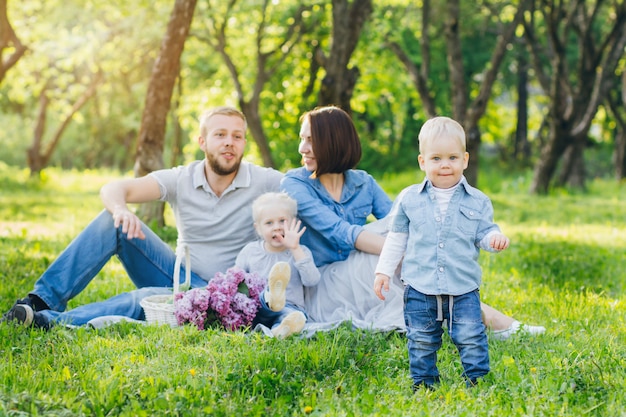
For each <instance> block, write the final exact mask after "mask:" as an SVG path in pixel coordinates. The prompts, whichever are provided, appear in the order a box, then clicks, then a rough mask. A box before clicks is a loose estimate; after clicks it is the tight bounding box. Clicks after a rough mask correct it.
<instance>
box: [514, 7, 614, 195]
mask: <svg viewBox="0 0 626 417" xmlns="http://www.w3.org/2000/svg"><path fill="white" fill-rule="evenodd" d="M524 28H525V34H526V39H527V41H528V48H529V51H530V54H531V57H532V62H533V69H534V72H535V74H536V77H537V80H538V81H539V85H540V86H541V88H542V89H543V91H544V94H545V95H546V96H547V97H548V98H549V105H548V115H547V125H548V127H549V134H548V138H547V141H546V144H545V145H544V146H543V148H542V149H541V155H540V158H539V160H538V162H537V164H536V165H535V171H534V178H533V183H532V185H531V192H533V193H540V194H545V193H546V192H547V191H548V189H549V186H550V182H551V180H552V178H553V176H554V174H555V172H556V170H557V163H558V162H559V160H561V159H563V161H562V170H561V175H560V179H559V184H558V185H564V184H566V183H569V184H570V185H572V186H575V187H578V188H584V185H585V162H584V159H583V152H584V149H585V147H586V145H587V142H588V138H589V129H590V128H591V124H592V122H593V120H594V117H595V115H596V113H597V111H598V106H599V105H600V104H601V103H602V101H603V100H605V98H606V96H607V93H608V91H609V89H610V88H611V86H612V85H611V82H612V80H613V79H614V74H615V69H616V66H617V64H618V62H619V60H620V58H622V57H623V55H624V47H625V46H626V2H623V1H621V2H619V1H614V2H605V1H602V0H598V1H593V2H588V1H583V0H572V1H569V2H561V1H551V0H542V1H539V2H538V7H537V9H536V10H534V11H533V13H531V14H529V17H528V18H527V19H525V20H524Z"/></svg>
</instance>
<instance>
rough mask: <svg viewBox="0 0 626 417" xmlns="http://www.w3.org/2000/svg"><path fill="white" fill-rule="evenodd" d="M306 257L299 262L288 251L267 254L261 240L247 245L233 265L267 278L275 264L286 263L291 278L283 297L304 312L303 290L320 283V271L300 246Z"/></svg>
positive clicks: (306, 251)
mask: <svg viewBox="0 0 626 417" xmlns="http://www.w3.org/2000/svg"><path fill="white" fill-rule="evenodd" d="M300 247H301V248H302V250H303V251H304V253H305V254H306V257H305V258H304V259H301V260H299V261H297V262H296V261H295V259H293V255H292V254H291V251H290V250H285V251H282V252H268V251H266V250H265V248H264V247H263V240H257V241H255V242H250V243H248V244H247V245H246V246H245V247H244V248H243V249H242V250H241V252H240V253H239V255H238V256H237V260H236V261H235V265H237V266H238V267H240V268H241V269H243V270H244V271H246V272H256V273H258V274H259V275H261V276H264V277H266V278H267V277H268V276H269V273H270V271H271V269H272V267H273V266H274V265H275V264H276V262H287V263H289V266H290V267H291V278H290V280H289V285H287V292H286V295H285V297H286V298H287V302H288V303H289V304H294V305H296V306H298V307H300V308H301V309H303V310H304V288H303V287H302V286H303V285H304V286H307V287H311V286H313V285H317V283H318V282H320V271H319V270H318V269H317V267H316V266H315V262H314V261H313V255H311V251H310V250H309V248H307V247H306V246H303V245H300Z"/></svg>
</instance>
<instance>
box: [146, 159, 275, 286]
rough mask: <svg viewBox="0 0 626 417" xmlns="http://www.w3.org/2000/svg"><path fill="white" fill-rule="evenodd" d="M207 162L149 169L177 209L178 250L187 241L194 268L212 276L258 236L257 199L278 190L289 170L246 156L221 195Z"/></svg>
mask: <svg viewBox="0 0 626 417" xmlns="http://www.w3.org/2000/svg"><path fill="white" fill-rule="evenodd" d="M205 163H206V161H205V160H202V161H194V162H192V163H191V164H189V165H185V166H179V167H175V168H171V169H163V170H159V171H154V172H151V173H150V174H149V175H151V176H152V177H153V178H155V179H156V180H157V182H158V183H159V188H160V190H161V198H160V200H161V201H166V202H168V203H169V204H170V206H171V207H172V211H173V212H174V217H175V219H176V227H177V229H178V240H177V242H176V253H177V255H178V256H181V255H182V254H183V248H184V246H185V245H187V246H188V247H189V253H190V255H191V269H192V270H193V271H194V272H195V273H196V274H198V275H199V276H200V277H202V278H203V279H205V280H206V281H209V280H210V279H211V278H213V276H214V275H215V273H216V272H225V271H226V270H227V269H228V268H230V267H232V266H234V265H235V258H236V257H237V254H238V253H239V251H240V250H241V249H242V248H243V247H244V246H245V245H246V244H247V243H248V242H251V241H253V240H255V239H256V238H257V235H256V233H255V231H254V225H253V220H252V202H253V201H254V200H255V199H256V198H257V197H258V196H260V195H261V194H263V193H266V192H272V191H278V189H279V185H280V180H281V178H282V176H283V174H282V173H280V172H279V171H276V170H274V169H271V168H264V167H259V166H257V165H253V164H250V163H248V162H245V161H242V163H241V166H240V167H239V171H238V172H237V175H236V177H235V179H234V180H233V182H232V184H231V185H230V186H229V187H228V188H227V189H226V190H225V191H224V192H223V193H222V195H221V197H218V196H217V195H215V193H214V192H213V190H212V189H211V187H210V186H209V183H208V182H207V180H206V176H205V175H204V166H205Z"/></svg>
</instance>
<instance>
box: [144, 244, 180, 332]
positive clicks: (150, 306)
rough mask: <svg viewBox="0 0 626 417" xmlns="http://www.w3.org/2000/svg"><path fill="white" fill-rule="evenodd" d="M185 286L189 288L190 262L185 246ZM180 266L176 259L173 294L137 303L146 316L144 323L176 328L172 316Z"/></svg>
mask: <svg viewBox="0 0 626 417" xmlns="http://www.w3.org/2000/svg"><path fill="white" fill-rule="evenodd" d="M184 250H185V285H184V288H189V284H190V283H191V261H190V257H189V248H188V247H186V246H185V249H184ZM180 264H181V257H180V256H178V257H176V263H175V264H174V293H173V294H172V295H169V294H166V295H151V296H149V297H146V298H144V299H143V300H141V301H140V302H139V304H140V305H141V307H143V311H144V313H145V315H146V321H147V322H148V323H154V324H168V325H170V326H171V327H177V326H178V321H177V320H176V316H175V315H174V309H175V308H176V306H175V304H174V294H177V293H178V292H179V289H180Z"/></svg>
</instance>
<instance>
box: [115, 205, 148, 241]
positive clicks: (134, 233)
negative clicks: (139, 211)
mask: <svg viewBox="0 0 626 417" xmlns="http://www.w3.org/2000/svg"><path fill="white" fill-rule="evenodd" d="M113 225H114V226H115V228H116V229H117V228H118V227H120V225H122V232H123V233H126V238H127V239H128V240H130V239H134V238H137V239H141V240H143V239H145V238H146V235H145V234H144V233H143V230H141V225H142V223H141V220H139V217H137V215H136V214H135V213H133V212H132V211H130V210H128V208H126V207H118V208H116V209H115V211H114V212H113Z"/></svg>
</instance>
